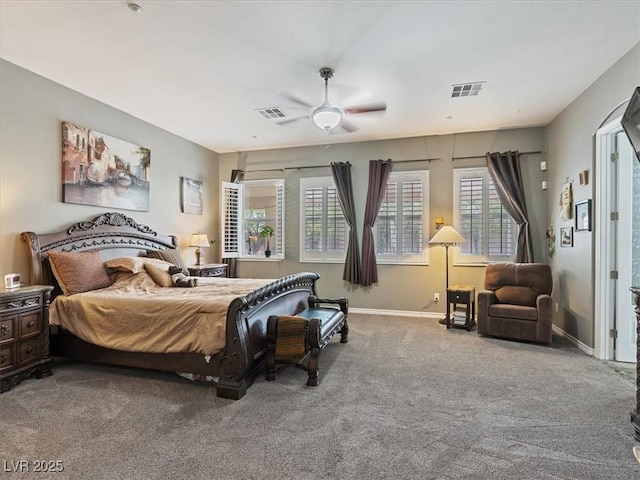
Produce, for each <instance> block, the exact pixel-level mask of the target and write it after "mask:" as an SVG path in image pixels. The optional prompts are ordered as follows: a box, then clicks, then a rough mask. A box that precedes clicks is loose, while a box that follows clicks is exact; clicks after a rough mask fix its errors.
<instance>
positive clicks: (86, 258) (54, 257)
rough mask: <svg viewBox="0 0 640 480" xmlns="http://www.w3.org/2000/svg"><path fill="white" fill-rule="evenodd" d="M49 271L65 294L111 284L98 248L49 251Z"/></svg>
mask: <svg viewBox="0 0 640 480" xmlns="http://www.w3.org/2000/svg"><path fill="white" fill-rule="evenodd" d="M49 263H50V264H51V271H52V272H53V275H54V276H55V277H56V280H58V284H59V285H60V288H61V289H62V292H63V293H64V294H65V295H73V294H75V293H81V292H88V291H90V290H97V289H98V288H105V287H108V286H109V285H111V279H110V278H109V275H107V271H106V270H105V268H104V265H102V258H100V252H98V250H89V251H86V252H49Z"/></svg>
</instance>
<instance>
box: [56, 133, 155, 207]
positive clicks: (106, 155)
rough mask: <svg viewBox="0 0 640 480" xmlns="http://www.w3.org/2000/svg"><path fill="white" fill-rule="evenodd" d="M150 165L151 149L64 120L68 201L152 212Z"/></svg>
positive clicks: (64, 173) (64, 186) (64, 187)
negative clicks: (150, 206)
mask: <svg viewBox="0 0 640 480" xmlns="http://www.w3.org/2000/svg"><path fill="white" fill-rule="evenodd" d="M150 167H151V151H150V150H149V149H148V148H144V147H141V146H140V145H135V144H133V143H129V142H126V141H124V140H120V139H118V138H115V137H112V136H110V135H107V134H104V133H101V132H98V131H96V130H91V129H89V128H87V127H82V126H80V125H75V124H73V123H70V122H62V192H63V201H64V202H65V203H79V204H81V205H95V206H99V207H108V208H118V209H124V210H138V211H142V212H148V211H149V178H150V177H149V171H150Z"/></svg>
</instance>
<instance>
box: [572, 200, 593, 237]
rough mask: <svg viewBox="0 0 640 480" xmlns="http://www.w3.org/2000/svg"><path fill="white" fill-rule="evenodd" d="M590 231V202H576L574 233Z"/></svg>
mask: <svg viewBox="0 0 640 480" xmlns="http://www.w3.org/2000/svg"><path fill="white" fill-rule="evenodd" d="M580 231H589V232H590V231H591V200H583V201H582V202H576V232H580Z"/></svg>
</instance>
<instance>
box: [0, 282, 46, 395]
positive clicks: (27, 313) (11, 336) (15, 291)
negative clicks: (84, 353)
mask: <svg viewBox="0 0 640 480" xmlns="http://www.w3.org/2000/svg"><path fill="white" fill-rule="evenodd" d="M51 290H53V287H52V286H49V285H33V286H23V287H17V288H11V289H8V288H1V289H0V393H2V392H6V391H7V390H9V389H10V388H12V387H14V386H15V385H17V384H19V383H20V382H21V381H22V380H24V379H25V378H28V377H30V376H31V375H35V377H36V378H44V377H48V376H50V375H52V372H51V364H52V362H53V358H51V357H50V356H49V301H50V298H51Z"/></svg>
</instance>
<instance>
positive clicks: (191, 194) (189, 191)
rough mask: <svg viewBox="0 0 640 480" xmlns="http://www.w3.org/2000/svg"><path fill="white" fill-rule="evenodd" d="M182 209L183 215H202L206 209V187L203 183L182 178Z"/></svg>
mask: <svg viewBox="0 0 640 480" xmlns="http://www.w3.org/2000/svg"><path fill="white" fill-rule="evenodd" d="M180 181H181V183H182V188H181V195H180V207H181V209H182V213H189V214H192V215H202V211H203V207H204V187H203V185H202V182H200V181H198V180H193V179H191V178H187V177H181V178H180Z"/></svg>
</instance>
